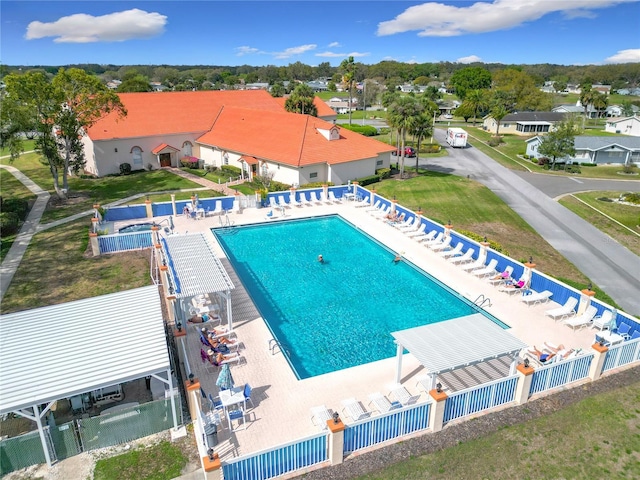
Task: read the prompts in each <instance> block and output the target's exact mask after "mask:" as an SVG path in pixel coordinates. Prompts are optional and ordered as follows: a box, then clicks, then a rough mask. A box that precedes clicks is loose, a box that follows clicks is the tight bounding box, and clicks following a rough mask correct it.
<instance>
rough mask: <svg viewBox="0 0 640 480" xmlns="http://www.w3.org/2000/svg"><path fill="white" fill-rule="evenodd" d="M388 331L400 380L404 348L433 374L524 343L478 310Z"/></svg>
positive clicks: (516, 348)
mask: <svg viewBox="0 0 640 480" xmlns="http://www.w3.org/2000/svg"><path fill="white" fill-rule="evenodd" d="M391 335H392V336H393V338H395V340H396V344H397V345H398V370H397V372H396V381H397V382H399V381H400V367H401V359H402V351H403V349H406V350H408V351H409V352H410V353H411V354H412V355H413V356H414V357H416V358H417V359H418V361H419V362H420V363H421V364H422V365H423V366H424V367H425V369H426V370H427V371H428V372H429V374H430V375H432V376H433V378H435V375H437V374H439V373H444V372H447V371H451V370H455V369H457V368H461V367H467V366H469V365H473V364H476V363H480V362H484V361H486V360H489V359H492V358H497V357H500V356H502V355H513V354H516V353H518V352H520V350H522V349H523V348H525V347H526V346H527V344H526V343H524V342H523V341H522V340H520V339H519V338H516V337H514V336H513V335H511V333H509V332H508V331H507V330H505V329H503V328H502V327H500V326H499V325H497V324H496V323H494V322H492V321H491V320H490V319H488V318H487V317H485V316H484V315H482V314H481V313H474V314H472V315H467V316H465V317H460V318H454V319H452V320H446V321H444V322H438V323H434V324H430V325H423V326H421V327H415V328H409V329H407V330H401V331H398V332H392V333H391Z"/></svg>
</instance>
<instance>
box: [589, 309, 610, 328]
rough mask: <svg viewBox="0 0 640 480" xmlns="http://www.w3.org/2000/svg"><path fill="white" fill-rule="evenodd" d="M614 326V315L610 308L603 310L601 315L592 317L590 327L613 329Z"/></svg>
mask: <svg viewBox="0 0 640 480" xmlns="http://www.w3.org/2000/svg"><path fill="white" fill-rule="evenodd" d="M615 326H616V315H614V313H613V312H612V311H611V310H605V311H604V312H602V315H600V316H598V317H596V318H594V319H593V323H592V324H591V327H592V328H597V329H598V330H600V331H602V330H613V328H615Z"/></svg>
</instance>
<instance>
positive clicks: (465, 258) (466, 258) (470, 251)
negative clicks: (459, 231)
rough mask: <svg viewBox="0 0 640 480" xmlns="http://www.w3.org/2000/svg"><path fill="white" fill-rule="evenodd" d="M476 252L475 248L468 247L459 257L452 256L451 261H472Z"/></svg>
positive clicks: (458, 262) (459, 263)
mask: <svg viewBox="0 0 640 480" xmlns="http://www.w3.org/2000/svg"><path fill="white" fill-rule="evenodd" d="M475 252H476V250H475V248H467V251H466V252H464V254H462V255H459V256H457V257H451V258H449V261H450V262H451V263H456V264H458V265H461V264H463V263H467V262H470V261H471V260H473V254H474V253H475Z"/></svg>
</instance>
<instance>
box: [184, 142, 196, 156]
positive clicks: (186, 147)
mask: <svg viewBox="0 0 640 480" xmlns="http://www.w3.org/2000/svg"><path fill="white" fill-rule="evenodd" d="M192 149H193V145H191V142H184V143H183V144H182V156H183V157H191V156H192V155H191V152H192Z"/></svg>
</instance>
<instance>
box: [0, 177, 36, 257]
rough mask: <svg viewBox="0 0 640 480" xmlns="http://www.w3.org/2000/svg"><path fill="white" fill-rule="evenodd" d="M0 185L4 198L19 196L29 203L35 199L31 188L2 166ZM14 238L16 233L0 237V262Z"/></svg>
mask: <svg viewBox="0 0 640 480" xmlns="http://www.w3.org/2000/svg"><path fill="white" fill-rule="evenodd" d="M0 185H2V198H4V199H7V198H21V199H24V200H27V201H28V202H29V203H30V204H33V202H34V201H35V199H36V196H35V195H34V194H32V193H31V190H29V189H28V188H27V187H25V186H24V185H23V184H22V183H21V182H20V181H18V180H17V179H16V177H14V176H13V175H12V174H11V173H9V172H7V171H6V170H5V169H3V168H0ZM15 238H16V235H6V236H2V237H1V238H0V262H1V261H2V260H3V259H4V257H5V255H6V254H7V252H8V251H9V249H10V248H11V245H12V244H13V241H14V240H15Z"/></svg>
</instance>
